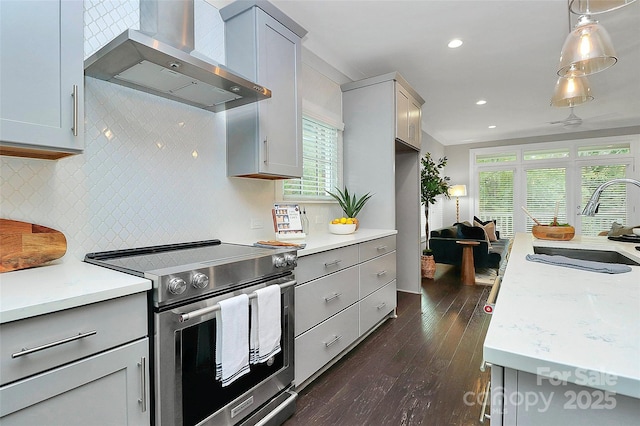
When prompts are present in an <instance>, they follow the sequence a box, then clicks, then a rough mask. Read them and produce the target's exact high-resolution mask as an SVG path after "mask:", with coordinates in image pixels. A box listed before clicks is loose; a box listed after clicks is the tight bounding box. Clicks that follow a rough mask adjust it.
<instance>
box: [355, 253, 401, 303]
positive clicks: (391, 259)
mask: <svg viewBox="0 0 640 426" xmlns="http://www.w3.org/2000/svg"><path fill="white" fill-rule="evenodd" d="M395 279H396V252H393V253H387V254H385V255H384V256H380V257H376V258H375V259H373V260H370V261H368V262H365V263H362V264H361V265H360V298H361V299H362V298H363V297H365V296H366V295H368V294H371V293H372V292H374V291H376V290H377V289H379V288H380V287H382V286H383V285H385V284H386V283H388V282H389V281H391V280H395Z"/></svg>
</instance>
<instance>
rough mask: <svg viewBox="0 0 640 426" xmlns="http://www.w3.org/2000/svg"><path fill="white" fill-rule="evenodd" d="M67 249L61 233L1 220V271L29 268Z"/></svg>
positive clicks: (58, 255)
mask: <svg viewBox="0 0 640 426" xmlns="http://www.w3.org/2000/svg"><path fill="white" fill-rule="evenodd" d="M66 252H67V239H66V238H65V236H64V234H63V233H62V232H60V231H56V230H55V229H51V228H47V227H46V226H42V225H36V224H34V223H28V222H19V221H17V220H9V219H0V259H1V260H2V264H1V265H0V273H2V272H9V271H16V270H18V269H25V268H32V267H34V266H40V265H42V264H44V263H47V262H51V261H52V260H56V259H59V258H61V257H62V256H64V254H65V253H66Z"/></svg>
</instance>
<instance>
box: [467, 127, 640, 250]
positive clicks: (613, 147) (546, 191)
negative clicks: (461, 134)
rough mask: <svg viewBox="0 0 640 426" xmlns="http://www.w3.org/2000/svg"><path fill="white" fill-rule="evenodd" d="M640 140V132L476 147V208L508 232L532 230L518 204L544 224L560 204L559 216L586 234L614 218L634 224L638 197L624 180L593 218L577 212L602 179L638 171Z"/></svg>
mask: <svg viewBox="0 0 640 426" xmlns="http://www.w3.org/2000/svg"><path fill="white" fill-rule="evenodd" d="M638 141H640V136H638V135H634V136H620V137H610V138H599V139H591V140H575V141H563V142H550V143H539V144H527V145H522V146H505V147H492V148H479V149H472V150H471V151H470V159H471V162H470V167H471V171H470V174H471V176H472V178H471V194H470V195H471V196H473V197H476V200H475V209H474V210H473V212H472V213H473V214H475V215H476V216H478V217H480V218H481V219H482V220H490V219H495V220H496V221H497V225H498V228H500V231H501V235H505V236H509V237H510V236H512V235H513V233H515V232H530V231H531V228H532V226H533V224H534V223H533V221H532V220H531V219H530V218H529V216H527V215H526V214H525V213H524V212H523V211H521V209H520V206H523V207H526V208H527V210H528V211H529V212H530V213H531V214H532V215H533V216H534V217H535V218H536V219H537V220H538V221H539V222H541V223H544V224H548V223H551V221H552V220H553V216H554V214H555V210H556V206H557V208H558V221H559V222H560V223H569V224H571V225H573V226H575V228H576V232H577V233H579V234H582V235H590V236H595V235H598V234H599V233H600V232H602V231H606V230H609V229H610V228H611V224H612V223H613V222H618V223H620V224H627V225H629V224H631V225H634V224H636V223H637V221H638V218H640V215H639V212H638V211H637V208H636V207H634V205H638V201H639V200H640V198H638V195H637V194H636V192H637V191H634V190H631V191H629V187H628V185H625V184H619V185H611V186H610V187H608V188H607V189H605V190H604V191H603V193H602V195H601V197H600V209H599V210H598V213H597V214H596V215H595V216H594V217H585V216H581V215H579V213H580V212H582V208H583V207H584V205H585V204H586V202H587V200H588V199H589V197H591V194H593V192H594V190H595V189H596V188H597V187H598V186H599V185H600V184H602V183H604V182H608V181H610V180H612V179H616V178H630V177H632V176H633V175H634V163H635V161H638V158H640V152H639V150H638V149H639V148H640V143H639V142H638ZM636 167H637V166H636Z"/></svg>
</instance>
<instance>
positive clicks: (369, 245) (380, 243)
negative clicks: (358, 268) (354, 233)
mask: <svg viewBox="0 0 640 426" xmlns="http://www.w3.org/2000/svg"><path fill="white" fill-rule="evenodd" d="M395 250H396V236H395V235H389V236H388V237H384V238H378V239H376V240H371V241H367V242H364V243H360V262H364V261H367V260H369V259H373V258H374V257H377V256H381V255H383V254H386V253H390V252H392V251H395Z"/></svg>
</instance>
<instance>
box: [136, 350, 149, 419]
mask: <svg viewBox="0 0 640 426" xmlns="http://www.w3.org/2000/svg"><path fill="white" fill-rule="evenodd" d="M138 365H139V366H140V387H141V388H142V391H141V392H140V399H139V400H138V402H139V403H140V404H141V405H142V412H143V413H146V412H147V374H146V371H147V358H146V357H144V356H143V357H142V358H140V362H139V363H138Z"/></svg>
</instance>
